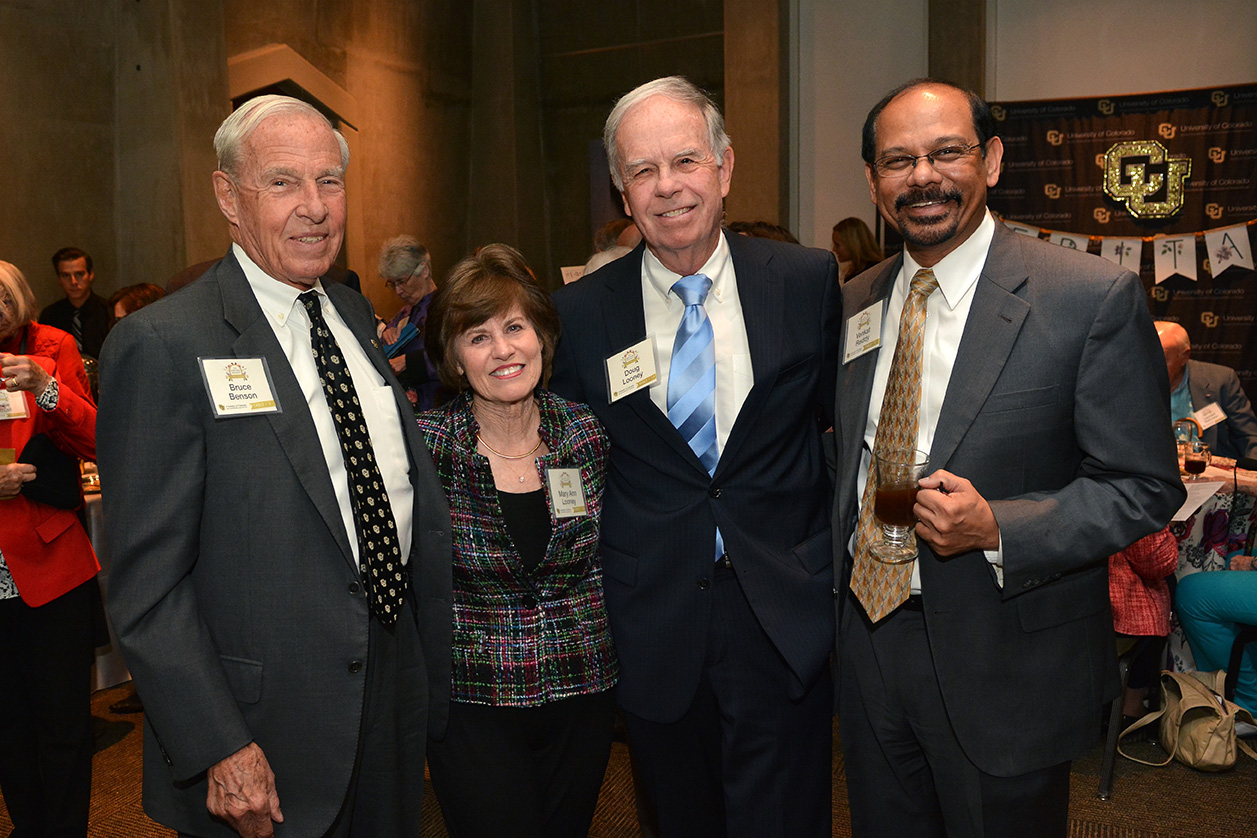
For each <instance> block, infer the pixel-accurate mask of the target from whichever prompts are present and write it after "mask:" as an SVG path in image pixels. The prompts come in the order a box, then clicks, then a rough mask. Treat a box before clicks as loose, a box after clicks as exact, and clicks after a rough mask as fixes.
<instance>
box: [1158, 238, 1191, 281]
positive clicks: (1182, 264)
mask: <svg viewBox="0 0 1257 838" xmlns="http://www.w3.org/2000/svg"><path fill="white" fill-rule="evenodd" d="M1152 256H1153V260H1154V262H1155V264H1156V283H1157V285H1160V284H1161V283H1162V282H1165V281H1166V280H1167V279H1169V278H1170V277H1171V276H1173V275H1174V274H1178V275H1179V276H1184V277H1187V278H1188V279H1190V280H1191V281H1192V282H1195V281H1196V236H1195V234H1194V233H1184V234H1182V235H1179V236H1157V237H1155V238H1154V239H1153V240H1152Z"/></svg>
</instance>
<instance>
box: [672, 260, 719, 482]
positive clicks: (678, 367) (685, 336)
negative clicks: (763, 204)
mask: <svg viewBox="0 0 1257 838" xmlns="http://www.w3.org/2000/svg"><path fill="white" fill-rule="evenodd" d="M710 289H711V279H709V278H708V277H706V276H704V275H703V274H694V275H692V276H686V277H682V278H681V279H678V280H677V281H676V283H675V284H674V285H673V286H672V291H673V293H675V294H676V295H677V296H678V297H679V298H680V299H681V302H683V303H685V312H684V313H683V314H682V315H681V325H680V326H678V327H677V336H676V340H675V341H673V343H672V365H671V366H670V367H669V369H668V421H670V422H671V423H672V424H673V425H674V426H675V427H676V429H677V430H678V431H680V432H681V436H682V437H684V438H685V441H686V442H688V443H689V445H690V448H691V449H692V450H693V451H694V453H695V454H696V455H698V459H699V461H700V462H701V463H702V464H703V466H705V467H706V469H707V473H708V474H711V473H712V472H714V471H715V470H716V462H717V461H718V460H719V459H720V447H719V445H717V443H716V348H715V340H714V338H713V335H712V330H711V320H710V319H708V317H707V310H706V309H705V308H703V301H704V300H705V299H707V292H708V291H709V290H710Z"/></svg>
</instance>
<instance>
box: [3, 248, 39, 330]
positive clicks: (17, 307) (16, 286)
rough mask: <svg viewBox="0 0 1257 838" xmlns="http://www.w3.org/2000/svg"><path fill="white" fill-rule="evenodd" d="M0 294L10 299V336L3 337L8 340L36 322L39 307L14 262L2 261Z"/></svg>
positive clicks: (8, 325) (7, 324)
mask: <svg viewBox="0 0 1257 838" xmlns="http://www.w3.org/2000/svg"><path fill="white" fill-rule="evenodd" d="M0 293H2V294H4V295H5V296H7V297H8V298H9V317H8V322H7V323H6V324H5V325H6V326H7V327H8V334H5V335H3V337H6V338H7V337H9V335H12V334H14V333H16V332H17V330H18V329H20V328H22V327H23V326H25V325H26V324H27V323H29V322H31V321H32V320H34V319H35V314H36V312H38V311H39V307H38V306H37V305H36V303H35V294H34V292H32V291H31V286H30V284H29V283H27V281H26V277H25V276H23V275H22V272H21V270H19V269H18V266H17V265H15V264H13V263H12V262H3V261H0Z"/></svg>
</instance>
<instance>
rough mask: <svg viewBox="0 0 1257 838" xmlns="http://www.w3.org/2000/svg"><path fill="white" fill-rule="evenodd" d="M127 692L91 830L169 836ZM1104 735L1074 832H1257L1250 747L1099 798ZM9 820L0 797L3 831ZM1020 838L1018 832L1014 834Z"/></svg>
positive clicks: (838, 758)
mask: <svg viewBox="0 0 1257 838" xmlns="http://www.w3.org/2000/svg"><path fill="white" fill-rule="evenodd" d="M125 693H126V688H123V687H119V688H114V689H111V690H102V691H101V692H98V693H97V694H96V695H95V696H94V697H93V699H92V712H93V714H94V715H95V717H96V735H97V747H98V750H97V754H96V759H95V763H94V765H93V775H92V813H91V829H90V831H89V835H90V836H92V838H150V836H152V838H158V836H160V837H161V838H168V837H169V836H173V835H174V833H173V832H171V831H170V830H167V829H163V828H162V827H160V826H158V825H157V824H155V823H153V822H152V821H151V820H149V819H148V818H147V817H145V816H144V813H143V811H142V810H141V808H140V751H141V737H140V730H139V722H140V717H139V716H115V715H112V714H110V712H109V705H111V704H113V703H114V702H116V701H118V700H119V699H120V698H122V697H123V695H125ZM1101 748H1102V743H1100V742H1097V743H1096V747H1095V749H1094V750H1093V751H1092V752H1091V753H1090V754H1088V755H1087V756H1086V757H1085V758H1084V759H1081V760H1079V761H1078V762H1076V763H1075V764H1074V770H1073V779H1072V793H1071V798H1070V819H1071V828H1070V836H1071V838H1250V836H1257V762H1253V761H1252V760H1249V759H1248V758H1247V757H1244V756H1243V755H1241V756H1240V760H1241V762H1240V763H1239V765H1237V766H1236V768H1235V769H1234V770H1232V771H1228V772H1225V773H1222V774H1204V773H1200V772H1197V771H1193V770H1191V769H1190V768H1186V767H1184V766H1182V765H1179V764H1178V763H1173V764H1171V765H1170V766H1167V767H1165V768H1151V767H1148V766H1143V765H1138V764H1136V763H1133V762H1129V761H1126V760H1122V759H1120V758H1119V759H1118V764H1117V778H1116V780H1115V782H1114V789H1113V798H1112V799H1111V800H1109V801H1107V802H1106V801H1101V800H1099V799H1098V798H1097V797H1096V785H1097V783H1098V782H1099V775H1100V758H1101ZM1131 750H1132V751H1133V752H1134V753H1135V754H1136V755H1139V756H1143V757H1144V758H1145V759H1153V758H1159V757H1160V756H1161V751H1160V749H1159V748H1158V747H1157V746H1156V745H1154V744H1151V743H1147V744H1142V745H1135V746H1133V748H1132V749H1131ZM632 789H633V786H632V779H631V776H630V774H629V765H628V754H627V751H626V749H625V746H624V745H622V744H619V743H617V744H616V745H615V746H614V749H613V751H612V755H611V762H610V764H609V765H608V767H607V776H606V778H605V779H604V780H603V786H602V796H601V798H600V799H599V802H598V812H597V814H596V815H595V817H594V823H593V826H592V828H591V829H590V832H589V834H590V835H591V836H595V838H627V836H636V835H639V834H640V832H639V830H638V827H637V816H636V813H635V809H634V803H633V791H632ZM428 791H429V794H427V796H426V797H425V798H424V814H423V835H424V837H425V838H443V836H445V834H446V833H445V828H444V826H443V825H442V822H441V812H440V808H439V807H438V805H437V804H436V801H435V799H434V798H433V797H432V795H431V793H430V791H431V790H430V789H429V790H428ZM10 828H11V825H10V823H9V820H8V814H7V812H6V811H5V810H4V808H3V806H2V805H0V835H7V834H8V831H9V829H10ZM833 834H834V835H835V836H849V835H850V834H851V832H850V827H849V825H848V823H847V808H846V783H845V779H844V775H843V764H842V753H841V750H840V749H839V748H835V757H834V830H833ZM1014 838H1015V836H1014Z"/></svg>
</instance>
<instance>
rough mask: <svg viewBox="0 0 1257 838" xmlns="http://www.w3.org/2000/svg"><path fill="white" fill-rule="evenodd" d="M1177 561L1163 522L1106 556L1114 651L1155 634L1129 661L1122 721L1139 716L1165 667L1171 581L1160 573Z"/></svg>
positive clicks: (1175, 545) (1167, 571)
mask: <svg viewBox="0 0 1257 838" xmlns="http://www.w3.org/2000/svg"><path fill="white" fill-rule="evenodd" d="M1177 566H1178V541H1176V540H1175V538H1174V536H1173V535H1171V534H1170V530H1169V527H1164V528H1162V529H1160V530H1158V531H1156V532H1154V533H1153V534H1152V535H1147V536H1144V537H1143V538H1141V539H1139V540H1138V541H1136V542H1135V543H1134V544H1132V545H1130V546H1129V547H1127V548H1126V549H1125V550H1121V551H1119V552H1117V553H1114V554H1113V555H1111V556H1109V599H1110V600H1111V601H1112V603H1113V629H1114V630H1115V631H1116V632H1117V653H1118V654H1119V655H1124V654H1126V652H1127V651H1129V650H1130V649H1132V648H1133V647H1134V645H1135V642H1136V641H1137V640H1139V638H1141V637H1152V638H1155V639H1154V641H1153V642H1152V643H1149V644H1148V645H1147V646H1145V647H1144V650H1143V651H1142V652H1141V653H1140V654H1139V655H1138V656H1137V657H1136V658H1135V659H1134V660H1133V661H1131V664H1130V676H1129V679H1128V680H1127V683H1126V694H1125V695H1124V696H1123V698H1122V716H1123V717H1124V718H1123V720H1122V722H1123V724H1122V726H1123V727H1125V726H1126V725H1127V724H1129V723H1130V722H1133V721H1135V719H1138V718H1139V717H1140V716H1142V715H1144V713H1145V708H1144V694H1145V693H1147V691H1148V687H1149V685H1150V684H1152V682H1153V680H1155V679H1156V677H1157V674H1158V673H1160V671H1161V670H1162V669H1163V668H1164V660H1165V638H1166V636H1167V635H1168V634H1169V633H1170V586H1169V584H1168V583H1167V582H1166V581H1165V578H1166V577H1167V576H1169V575H1170V574H1171V573H1173V572H1174V569H1175V568H1176V567H1177Z"/></svg>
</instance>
